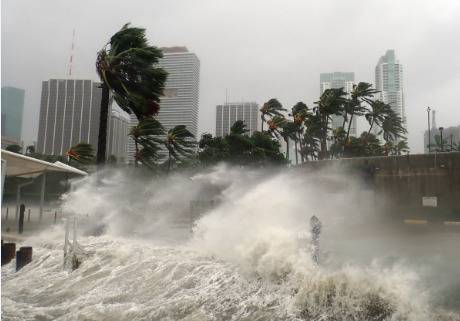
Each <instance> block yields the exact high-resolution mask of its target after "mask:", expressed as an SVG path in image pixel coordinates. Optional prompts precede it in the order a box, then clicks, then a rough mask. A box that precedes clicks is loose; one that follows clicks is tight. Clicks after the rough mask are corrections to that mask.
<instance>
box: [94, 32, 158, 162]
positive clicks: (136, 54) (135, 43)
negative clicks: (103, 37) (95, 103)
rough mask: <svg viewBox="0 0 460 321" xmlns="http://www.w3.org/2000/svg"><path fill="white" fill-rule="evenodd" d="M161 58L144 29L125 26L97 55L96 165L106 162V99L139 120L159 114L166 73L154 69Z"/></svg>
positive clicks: (107, 105) (107, 103)
mask: <svg viewBox="0 0 460 321" xmlns="http://www.w3.org/2000/svg"><path fill="white" fill-rule="evenodd" d="M162 56H163V55H162V53H161V50H159V49H158V48H156V47H154V46H150V45H149V44H148V43H147V39H146V37H145V29H142V28H133V27H130V26H129V24H125V25H124V26H123V27H122V28H121V30H120V31H118V32H117V33H115V34H114V35H113V36H112V37H111V38H110V41H109V42H108V43H107V44H106V45H105V46H104V47H103V48H102V49H101V50H100V51H99V52H98V55H97V60H96V71H97V73H98V75H99V77H100V79H101V81H102V85H101V87H102V98H101V116H100V123H99V138H98V153H97V162H98V164H102V163H104V162H105V151H106V137H107V117H108V111H109V96H110V93H112V95H113V98H114V99H115V101H116V102H117V104H118V105H119V106H120V107H121V108H122V109H123V110H125V111H126V112H128V113H129V114H131V113H134V114H135V115H136V117H137V119H138V120H141V119H143V118H145V117H149V116H152V115H155V114H156V113H158V111H159V102H160V96H161V95H162V94H163V88H164V83H165V81H166V77H167V73H166V72H165V71H164V70H163V69H162V68H157V67H155V64H157V63H158V60H159V58H161V57H162Z"/></svg>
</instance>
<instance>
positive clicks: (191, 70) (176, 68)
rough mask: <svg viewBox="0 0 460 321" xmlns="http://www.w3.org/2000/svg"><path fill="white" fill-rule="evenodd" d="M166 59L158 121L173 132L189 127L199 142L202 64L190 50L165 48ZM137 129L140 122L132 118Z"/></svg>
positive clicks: (131, 155) (130, 143)
mask: <svg viewBox="0 0 460 321" xmlns="http://www.w3.org/2000/svg"><path fill="white" fill-rule="evenodd" d="M161 50H162V51H163V58H161V59H160V60H159V66H160V67H162V68H163V69H164V70H166V71H167V72H168V78H167V80H166V84H165V89H164V92H163V97H161V101H160V113H159V114H158V116H157V119H158V120H159V121H160V122H161V124H162V125H163V126H164V127H165V129H166V130H169V129H171V128H173V127H175V126H177V125H185V126H186V127H187V129H188V130H189V131H190V132H191V133H192V134H193V135H194V136H195V137H196V138H197V136H198V103H199V85H200V60H199V59H198V57H197V56H196V55H195V54H194V53H192V52H189V51H188V49H187V48H186V47H165V48H161ZM136 125H137V118H136V117H135V116H134V115H131V127H132V126H136ZM134 154H135V148H134V141H133V140H132V139H129V140H128V161H129V162H133V161H134Z"/></svg>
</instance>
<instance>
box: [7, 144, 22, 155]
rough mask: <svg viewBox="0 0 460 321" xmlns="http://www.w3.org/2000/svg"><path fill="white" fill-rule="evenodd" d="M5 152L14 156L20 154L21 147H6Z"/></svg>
mask: <svg viewBox="0 0 460 321" xmlns="http://www.w3.org/2000/svg"><path fill="white" fill-rule="evenodd" d="M5 150H7V151H9V152H12V153H16V154H21V152H22V147H21V146H19V145H18V144H12V145H8V146H6V148H5Z"/></svg>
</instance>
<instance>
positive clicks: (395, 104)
mask: <svg viewBox="0 0 460 321" xmlns="http://www.w3.org/2000/svg"><path fill="white" fill-rule="evenodd" d="M375 88H376V89H377V90H378V91H379V92H380V93H379V94H378V95H379V98H380V99H381V100H382V101H383V102H384V103H387V104H389V105H390V106H391V107H392V108H393V110H394V111H395V112H396V113H397V114H398V115H399V116H400V117H401V119H402V121H403V123H404V126H405V127H406V128H407V123H406V112H405V109H404V87H403V66H402V65H401V64H400V63H399V61H398V60H396V57H395V52H394V50H387V52H386V53H385V55H383V56H382V57H380V59H379V61H378V63H377V66H376V67H375Z"/></svg>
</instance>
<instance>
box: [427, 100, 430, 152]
mask: <svg viewBox="0 0 460 321" xmlns="http://www.w3.org/2000/svg"><path fill="white" fill-rule="evenodd" d="M426 111H427V113H428V154H429V153H431V130H430V111H431V108H430V107H428V108H427V109H426Z"/></svg>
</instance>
